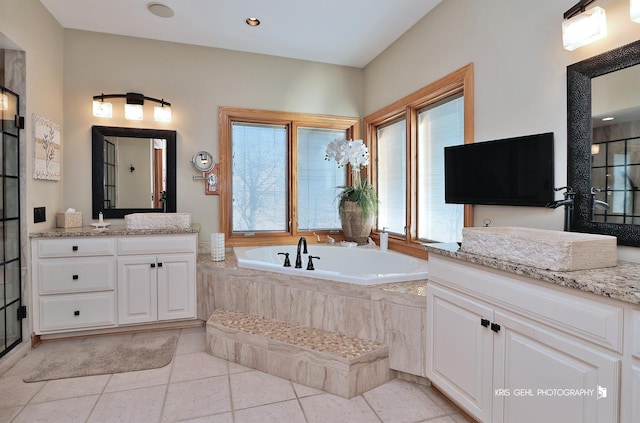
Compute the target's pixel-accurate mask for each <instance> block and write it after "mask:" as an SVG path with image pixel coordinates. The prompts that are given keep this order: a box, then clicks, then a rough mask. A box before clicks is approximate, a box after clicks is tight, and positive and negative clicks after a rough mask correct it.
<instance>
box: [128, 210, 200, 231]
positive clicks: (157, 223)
mask: <svg viewBox="0 0 640 423" xmlns="http://www.w3.org/2000/svg"><path fill="white" fill-rule="evenodd" d="M124 224H125V226H126V228H127V229H189V228H190V227H191V213H132V214H127V215H125V216H124Z"/></svg>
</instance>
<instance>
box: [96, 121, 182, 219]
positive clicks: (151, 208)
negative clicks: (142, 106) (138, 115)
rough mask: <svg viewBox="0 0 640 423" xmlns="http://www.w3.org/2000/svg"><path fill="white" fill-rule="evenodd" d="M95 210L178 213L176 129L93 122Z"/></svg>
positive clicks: (112, 213) (120, 213)
mask: <svg viewBox="0 0 640 423" xmlns="http://www.w3.org/2000/svg"><path fill="white" fill-rule="evenodd" d="M91 138H92V176H93V183H92V214H93V218H94V219H96V218H98V214H99V213H100V212H102V213H103V216H104V217H105V218H123V217H124V216H125V215H126V214H130V213H149V212H156V213H157V212H160V213H162V212H165V213H168V212H175V211H176V131H171V130H164V129H140V128H122V127H111V126H93V127H92V128H91Z"/></svg>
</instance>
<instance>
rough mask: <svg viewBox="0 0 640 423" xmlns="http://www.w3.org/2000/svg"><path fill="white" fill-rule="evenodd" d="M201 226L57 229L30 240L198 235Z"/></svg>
mask: <svg viewBox="0 0 640 423" xmlns="http://www.w3.org/2000/svg"><path fill="white" fill-rule="evenodd" d="M198 232H200V224H198V223H194V224H192V225H191V227H190V228H188V229H127V228H126V227H125V226H124V225H110V226H107V227H106V228H94V227H93V226H83V227H80V228H55V229H47V230H45V231H41V232H32V233H30V234H29V237H30V238H65V237H69V238H70V237H93V236H123V235H127V236H129V235H178V234H197V233H198Z"/></svg>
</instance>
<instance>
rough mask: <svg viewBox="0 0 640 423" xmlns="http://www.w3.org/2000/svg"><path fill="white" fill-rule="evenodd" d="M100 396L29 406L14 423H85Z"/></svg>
mask: <svg viewBox="0 0 640 423" xmlns="http://www.w3.org/2000/svg"><path fill="white" fill-rule="evenodd" d="M97 399H98V395H91V396H87V397H80V398H69V399H64V400H60V401H49V402H42V403H38V404H29V405H27V406H26V407H24V408H23V409H22V411H21V412H20V414H18V416H17V417H16V418H15V419H14V420H13V422H12V423H52V422H64V423H75V422H79V423H84V422H85V421H87V417H89V414H90V413H91V409H92V408H93V406H94V404H95V403H96V400H97Z"/></svg>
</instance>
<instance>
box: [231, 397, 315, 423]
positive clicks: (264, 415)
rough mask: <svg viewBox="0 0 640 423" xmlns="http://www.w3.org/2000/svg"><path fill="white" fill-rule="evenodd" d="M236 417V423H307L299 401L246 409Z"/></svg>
mask: <svg viewBox="0 0 640 423" xmlns="http://www.w3.org/2000/svg"><path fill="white" fill-rule="evenodd" d="M235 416H236V420H235V423H283V422H287V423H306V420H305V418H304V414H302V409H300V404H298V401H297V400H290V401H284V402H278V403H275V404H268V405H261V406H259V407H253V408H245V409H244V410H239V411H236V412H235Z"/></svg>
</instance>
